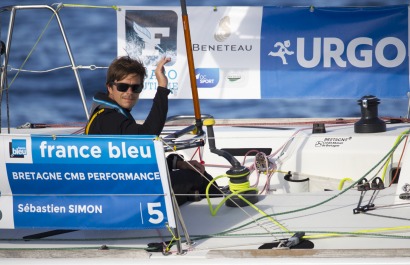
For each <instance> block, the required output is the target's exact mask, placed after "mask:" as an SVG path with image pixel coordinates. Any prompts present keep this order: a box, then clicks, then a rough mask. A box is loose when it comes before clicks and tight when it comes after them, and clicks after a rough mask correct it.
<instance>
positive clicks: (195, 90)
mask: <svg viewBox="0 0 410 265" xmlns="http://www.w3.org/2000/svg"><path fill="white" fill-rule="evenodd" d="M181 10H182V23H183V27H184V37H185V47H186V52H187V58H188V69H189V79H190V82H191V91H192V101H193V104H194V113H195V126H196V128H197V133H198V134H200V133H202V132H203V130H202V119H201V108H200V105H199V97H198V87H197V85H196V78H195V65H194V55H193V52H192V43H191V33H190V30H189V21H188V12H187V8H186V1H185V0H181Z"/></svg>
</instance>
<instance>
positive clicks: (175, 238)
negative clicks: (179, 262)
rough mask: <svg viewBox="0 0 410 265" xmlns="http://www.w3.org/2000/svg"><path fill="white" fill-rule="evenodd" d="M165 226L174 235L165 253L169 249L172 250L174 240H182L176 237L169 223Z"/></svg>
mask: <svg viewBox="0 0 410 265" xmlns="http://www.w3.org/2000/svg"><path fill="white" fill-rule="evenodd" d="M165 225H166V227H167V229H168V231H169V232H170V233H171V235H172V238H171V240H170V241H169V243H168V245H167V247H166V248H165V251H166V252H168V251H169V249H170V248H171V245H172V242H174V240H175V241H178V240H180V239H181V238H177V237H176V236H175V234H174V233H173V232H172V230H171V228H170V227H169V225H168V223H167V224H165Z"/></svg>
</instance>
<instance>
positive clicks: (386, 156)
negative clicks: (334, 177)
mask: <svg viewBox="0 0 410 265" xmlns="http://www.w3.org/2000/svg"><path fill="white" fill-rule="evenodd" d="M409 131H410V130H407V131H406V133H405V134H402V137H401V139H400V140H399V141H397V142H396V143H395V145H394V146H393V147H392V148H391V149H390V151H389V152H388V153H387V154H386V155H385V156H384V157H383V158H382V159H381V160H380V161H379V162H378V163H376V165H375V166H373V167H372V168H371V169H370V170H369V171H367V172H366V173H365V174H364V175H363V176H362V177H361V178H360V179H358V180H357V181H355V182H353V183H352V184H351V185H350V186H348V187H347V188H346V189H344V190H342V191H341V192H339V193H338V194H336V195H334V196H332V197H330V198H328V199H326V200H324V201H322V202H319V203H316V204H314V205H311V206H308V207H304V208H300V209H296V210H292V211H286V212H280V213H274V214H270V215H269V216H278V215H285V214H290V213H296V212H301V211H305V210H309V209H312V208H315V207H318V206H320V205H323V204H325V203H327V202H329V201H331V200H334V199H335V198H337V197H339V196H340V195H342V194H343V193H345V192H347V191H348V190H350V189H351V188H352V187H354V186H355V185H356V184H357V183H359V182H360V181H362V180H363V179H364V178H365V177H366V176H367V175H369V174H370V173H371V172H372V171H373V170H374V169H375V168H376V167H377V166H379V165H380V164H381V163H382V162H383V161H384V160H386V158H388V157H390V155H391V154H392V153H393V152H394V151H395V150H396V149H397V147H398V146H399V144H400V143H401V142H402V141H403V140H404V139H405V138H406V135H407V134H408V133H409ZM263 218H267V217H266V216H261V217H259V218H257V219H256V221H259V220H261V219H263ZM254 222H255V221H250V222H248V223H245V224H243V225H240V226H237V227H234V228H231V229H228V230H225V231H224V232H226V233H229V232H233V231H236V230H238V229H241V228H243V227H246V226H248V225H250V224H252V223H254Z"/></svg>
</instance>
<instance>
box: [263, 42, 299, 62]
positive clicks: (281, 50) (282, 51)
mask: <svg viewBox="0 0 410 265" xmlns="http://www.w3.org/2000/svg"><path fill="white" fill-rule="evenodd" d="M273 47H275V48H278V50H277V51H276V52H273V51H271V52H269V54H268V55H269V56H276V57H280V58H281V59H282V63H283V64H288V62H287V61H286V57H285V55H292V54H293V53H294V52H293V51H289V50H288V48H289V47H290V41H289V40H286V41H284V42H283V43H282V42H279V41H278V42H276V43H275V45H274V46H273Z"/></svg>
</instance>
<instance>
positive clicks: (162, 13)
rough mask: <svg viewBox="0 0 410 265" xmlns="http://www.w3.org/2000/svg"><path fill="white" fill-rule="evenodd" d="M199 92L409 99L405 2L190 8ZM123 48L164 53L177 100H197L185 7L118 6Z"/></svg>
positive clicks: (148, 60) (147, 92) (154, 55)
mask: <svg viewBox="0 0 410 265" xmlns="http://www.w3.org/2000/svg"><path fill="white" fill-rule="evenodd" d="M188 16H189V23H190V33H191V34H190V35H191V40H192V51H193V54H194V63H195V73H196V75H195V78H196V80H195V81H196V84H197V88H198V94H199V98H200V99H269V98H331V99H337V98H354V99H357V98H361V97H362V96H364V95H374V96H376V97H378V98H406V97H407V92H408V91H409V60H408V6H393V7H364V8H345V7H338V8H313V7H312V8H311V7H273V6H269V7H268V6H266V7H264V6H251V7H249V6H233V7H229V6H221V7H213V6H208V7H207V6H188ZM117 20H118V55H130V56H132V57H136V58H139V59H141V60H142V61H143V62H144V64H145V65H146V66H147V69H148V73H149V74H148V77H147V78H146V79H145V82H144V91H143V93H141V98H152V97H153V96H154V95H155V91H156V88H157V82H156V79H155V75H154V74H153V73H154V69H155V65H156V62H157V61H158V60H159V59H160V58H161V57H164V56H167V57H170V58H171V59H172V61H171V62H170V63H169V64H167V65H166V67H165V70H166V75H167V76H168V80H169V84H168V87H169V88H170V90H171V94H170V99H174V98H192V94H191V85H190V80H189V72H188V64H187V58H186V48H185V41H184V30H183V27H182V21H181V10H180V8H179V7H166V6H161V7H147V6H144V7H121V9H119V11H118V16H117Z"/></svg>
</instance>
